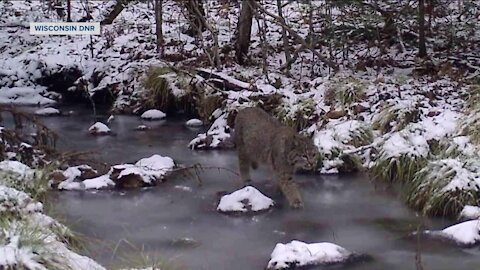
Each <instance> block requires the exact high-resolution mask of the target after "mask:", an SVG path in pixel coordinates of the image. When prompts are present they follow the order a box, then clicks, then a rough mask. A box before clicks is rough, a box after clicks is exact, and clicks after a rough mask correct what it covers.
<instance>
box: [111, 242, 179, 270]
mask: <svg viewBox="0 0 480 270" xmlns="http://www.w3.org/2000/svg"><path fill="white" fill-rule="evenodd" d="M122 243H125V244H126V245H127V247H128V249H129V251H126V252H125V253H127V254H121V255H117V256H116V257H117V263H116V264H118V265H116V266H113V269H119V270H120V269H130V268H134V269H144V268H152V269H155V270H183V269H184V268H183V267H181V266H180V265H179V263H178V262H176V261H175V260H174V259H164V258H161V257H158V256H152V255H150V254H148V253H147V252H146V251H145V248H144V247H143V246H142V247H141V248H139V247H138V246H136V245H135V244H133V243H131V242H130V241H128V240H125V239H122V240H120V241H119V242H118V243H117V245H116V247H115V249H114V256H115V255H116V253H117V251H118V248H119V247H120V245H121V244H122Z"/></svg>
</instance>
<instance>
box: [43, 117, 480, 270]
mask: <svg viewBox="0 0 480 270" xmlns="http://www.w3.org/2000/svg"><path fill="white" fill-rule="evenodd" d="M106 118H107V115H105V116H104V117H103V119H106ZM184 120H185V119H167V120H165V121H157V122H144V123H142V121H141V120H140V119H139V118H138V117H135V116H116V119H115V120H114V122H113V123H112V124H111V128H112V130H113V131H114V132H115V133H116V134H115V135H114V136H104V137H94V136H91V135H89V134H88V133H87V129H88V127H89V126H90V125H91V124H92V122H93V119H92V117H91V114H90V112H89V111H86V110H85V109H83V108H73V114H72V115H71V116H68V117H49V118H44V122H45V123H46V125H47V126H49V127H50V128H52V129H54V130H55V131H57V132H58V133H59V134H60V136H61V139H60V141H59V147H60V149H63V150H80V151H85V150H94V151H96V152H98V154H99V156H98V157H99V158H100V159H102V160H104V161H107V162H109V163H112V164H115V163H124V162H135V161H137V160H138V159H140V158H143V157H149V156H151V155H152V154H161V155H167V156H170V157H172V158H174V159H175V160H176V162H178V163H182V164H186V165H192V164H196V163H199V164H201V165H202V166H204V167H206V169H205V170H204V171H202V172H201V173H200V175H199V176H200V178H201V180H202V185H199V184H198V181H197V180H196V179H195V177H175V178H173V179H170V180H169V181H168V182H165V183H162V184H161V185H160V186H157V187H152V188H144V189H140V190H115V191H86V192H78V191H64V192H52V195H51V201H52V203H53V205H54V208H55V210H56V211H57V212H58V214H59V215H60V216H62V217H64V219H65V222H66V223H67V224H69V225H70V226H73V227H74V228H75V229H76V230H77V231H78V232H80V233H82V234H83V235H84V238H85V239H86V240H87V243H86V247H87V250H88V251H89V254H88V255H89V256H91V257H93V258H94V259H96V260H97V261H99V262H100V263H102V264H103V265H105V266H107V267H114V266H118V265H119V264H122V262H136V261H142V258H141V256H140V255H139V254H140V253H141V254H143V255H148V256H151V257H154V258H164V259H163V261H164V262H167V263H169V264H172V265H174V266H176V267H177V268H175V269H197V270H201V269H205V270H207V269H208V270H223V269H229V270H245V269H252V270H253V269H264V268H265V266H266V265H267V262H268V260H269V258H270V253H271V252H272V250H273V248H274V247H275V244H276V243H279V242H282V243H285V242H289V241H291V240H294V239H297V240H301V241H304V242H324V241H327V242H333V243H336V244H338V245H341V246H343V247H345V248H347V249H349V250H351V251H355V252H359V253H365V254H369V255H371V256H372V259H371V260H366V261H363V262H359V263H356V264H351V265H348V266H339V267H334V268H335V269H369V270H370V269H389V270H394V269H395V270H396V269H399V270H406V269H417V268H416V266H415V265H416V254H417V253H418V252H416V251H417V250H420V251H421V252H420V253H419V254H420V255H421V256H420V258H421V263H422V265H423V269H425V270H426V269H435V270H438V269H445V270H447V269H448V270H450V269H468V270H470V269H478V267H479V266H480V259H478V258H479V257H478V255H480V252H479V251H478V249H460V248H457V247H454V246H451V245H449V244H447V243H442V242H438V241H431V240H428V241H427V240H417V239H415V238H414V237H413V238H412V237H407V235H408V233H409V232H412V231H415V230H416V229H417V226H418V224H419V223H420V219H419V218H418V217H417V216H416V215H415V213H414V212H413V211H411V210H409V209H408V208H406V207H405V206H404V205H403V204H402V203H401V201H400V200H399V199H398V198H396V197H395V196H394V195H392V192H390V191H388V189H386V188H385V187H383V186H377V187H375V186H374V184H373V183H372V182H371V181H370V180H369V179H368V177H367V176H365V175H346V176H319V175H297V176H296V180H297V182H298V183H299V185H300V186H301V189H302V193H303V198H304V202H305V208H304V209H303V210H299V211H298V210H291V209H289V208H288V207H287V205H286V204H285V202H284V199H283V197H282V196H281V194H280V193H279V191H278V190H277V189H276V187H275V185H273V184H272V183H273V182H272V174H271V172H269V171H268V170H259V171H256V172H255V173H254V174H253V175H252V177H253V179H254V181H253V185H254V186H255V187H256V188H258V189H259V190H261V191H262V192H263V193H264V194H266V195H267V196H269V197H271V198H273V199H274V200H275V201H276V202H278V205H277V207H276V208H274V209H272V210H270V211H268V212H265V213H262V214H258V215H224V214H220V213H218V212H216V211H215V208H216V205H217V203H218V200H219V198H220V196H221V195H222V194H223V193H224V192H231V191H234V190H236V189H238V188H241V187H242V186H241V184H240V183H239V181H238V179H237V178H238V177H237V176H236V175H235V174H233V173H231V172H229V171H227V170H218V169H215V168H214V167H221V168H228V169H231V170H235V171H236V170H237V159H236V155H235V152H234V151H231V150H224V151H193V150H190V149H189V148H188V147H187V144H188V142H189V141H190V140H191V139H192V138H194V137H195V136H196V134H197V133H199V132H200V131H202V129H190V128H187V127H185V126H184ZM140 124H146V125H148V126H150V127H151V129H150V130H148V131H136V130H135V127H136V126H138V125H140ZM208 167H211V168H208ZM422 223H423V224H424V225H425V226H427V227H428V228H429V229H439V228H443V227H444V226H447V225H450V224H452V223H453V221H448V220H431V219H428V220H423V222H422ZM417 261H418V259H417ZM315 269H322V267H320V268H315Z"/></svg>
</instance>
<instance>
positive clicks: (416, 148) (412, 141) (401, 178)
mask: <svg viewBox="0 0 480 270" xmlns="http://www.w3.org/2000/svg"><path fill="white" fill-rule="evenodd" d="M429 151H430V149H429V144H428V142H427V141H426V140H425V139H424V138H423V137H422V136H421V135H419V134H415V133H411V132H407V131H405V132H396V133H393V134H392V136H390V138H388V139H387V140H386V141H385V142H384V144H383V145H382V147H381V150H380V153H379V156H378V159H377V160H376V161H375V164H374V166H373V168H372V173H373V176H374V178H375V179H379V180H382V181H388V182H392V183H401V184H406V185H408V184H409V181H411V179H412V178H413V177H414V175H415V173H416V172H418V171H419V170H421V169H422V168H424V167H425V165H426V164H427V158H428V156H429Z"/></svg>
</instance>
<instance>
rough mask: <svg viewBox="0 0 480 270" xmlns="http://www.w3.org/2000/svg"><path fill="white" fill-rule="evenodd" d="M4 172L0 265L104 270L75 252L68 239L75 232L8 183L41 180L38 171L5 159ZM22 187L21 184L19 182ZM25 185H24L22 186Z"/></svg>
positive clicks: (1, 181) (0, 196)
mask: <svg viewBox="0 0 480 270" xmlns="http://www.w3.org/2000/svg"><path fill="white" fill-rule="evenodd" d="M0 172H1V173H2V179H0V220H1V228H0V268H2V269H74V270H77V269H78V270H104V269H105V268H103V267H102V266H101V265H99V264H98V263H96V262H95V261H93V260H92V259H90V258H88V257H86V256H82V255H80V254H77V253H75V252H74V251H72V249H71V248H70V247H69V245H68V242H66V241H65V239H69V238H70V237H72V233H71V231H70V230H69V229H68V228H67V227H65V226H64V225H62V224H61V223H59V222H58V221H56V220H55V219H52V218H51V217H49V216H47V215H45V214H43V205H42V203H40V202H37V201H35V200H33V199H32V198H31V197H30V195H29V194H27V193H25V192H23V191H21V190H17V189H15V188H12V187H8V186H6V185H11V184H12V182H11V180H10V181H6V180H5V178H6V177H7V176H6V175H5V174H8V175H9V177H10V178H15V179H16V180H14V181H39V179H38V178H36V177H35V175H34V170H33V169H31V168H29V167H28V166H26V165H24V164H22V163H20V162H16V161H2V162H1V167H0ZM17 186H19V185H17ZM20 186H21V185H20Z"/></svg>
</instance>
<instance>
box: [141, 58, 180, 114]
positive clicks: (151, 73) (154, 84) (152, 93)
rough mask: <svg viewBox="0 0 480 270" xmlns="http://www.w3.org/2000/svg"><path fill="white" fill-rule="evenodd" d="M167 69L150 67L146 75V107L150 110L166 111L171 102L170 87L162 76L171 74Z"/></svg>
mask: <svg viewBox="0 0 480 270" xmlns="http://www.w3.org/2000/svg"><path fill="white" fill-rule="evenodd" d="M172 72H173V71H172V70H171V69H170V68H168V67H150V68H149V69H148V71H147V74H146V79H145V82H144V87H145V88H146V89H148V92H147V96H146V98H145V102H146V105H147V106H148V107H151V108H159V109H166V108H167V107H168V105H169V104H170V103H171V102H172V99H173V96H172V95H171V93H170V86H169V83H168V81H167V79H166V78H165V77H164V75H166V74H169V73H172Z"/></svg>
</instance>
